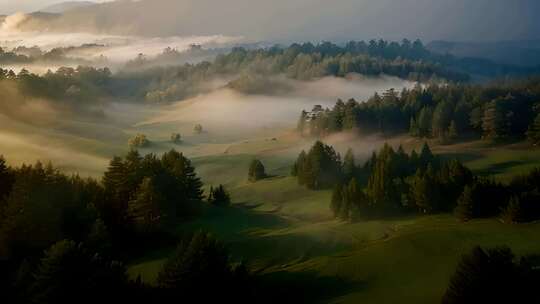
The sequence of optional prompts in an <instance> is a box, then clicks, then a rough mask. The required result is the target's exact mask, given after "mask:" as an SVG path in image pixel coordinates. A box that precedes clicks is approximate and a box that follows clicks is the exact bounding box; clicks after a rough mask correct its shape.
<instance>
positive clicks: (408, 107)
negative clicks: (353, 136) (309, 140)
mask: <svg viewBox="0 0 540 304" xmlns="http://www.w3.org/2000/svg"><path fill="white" fill-rule="evenodd" d="M539 127H540V81H539V79H538V78H532V79H526V80H520V81H518V80H515V81H511V82H505V83H496V84H491V85H485V86H480V85H451V84H449V85H429V86H422V85H417V86H416V87H414V88H413V89H410V90H409V89H404V90H403V91H402V92H397V91H395V90H389V91H387V92H385V93H384V94H382V95H379V94H375V95H374V96H373V97H371V98H369V99H368V100H367V101H366V102H357V101H356V100H354V99H350V100H349V101H347V102H343V101H341V100H338V101H337V103H336V104H335V106H334V107H333V108H332V109H323V108H322V107H320V106H316V107H315V108H314V109H313V110H312V111H311V112H309V113H308V112H305V111H304V112H302V114H301V117H300V120H299V123H298V130H299V132H301V133H302V134H306V135H310V136H317V137H321V136H326V135H329V134H332V133H336V132H341V131H347V130H357V131H359V132H361V133H364V134H370V133H379V134H385V135H393V134H400V133H401V134H403V133H409V134H410V135H411V136H414V137H418V138H435V139H438V141H439V142H440V143H442V144H446V143H451V142H455V141H459V140H460V139H464V138H471V136H473V137H475V138H480V137H481V138H485V139H490V140H495V141H505V140H513V139H522V138H525V137H528V138H529V139H530V140H531V142H532V143H533V144H537V143H538V139H539V134H538V131H539Z"/></svg>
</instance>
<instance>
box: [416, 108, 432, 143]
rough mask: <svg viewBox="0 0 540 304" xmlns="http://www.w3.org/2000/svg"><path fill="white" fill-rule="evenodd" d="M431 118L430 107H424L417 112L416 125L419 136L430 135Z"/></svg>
mask: <svg viewBox="0 0 540 304" xmlns="http://www.w3.org/2000/svg"><path fill="white" fill-rule="evenodd" d="M432 119H433V110H432V108H431V107H424V108H422V110H420V113H419V114H418V120H417V126H418V133H419V134H418V135H419V136H421V137H427V136H429V135H431V126H432Z"/></svg>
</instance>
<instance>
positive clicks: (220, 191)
mask: <svg viewBox="0 0 540 304" xmlns="http://www.w3.org/2000/svg"><path fill="white" fill-rule="evenodd" d="M208 203H210V204H212V205H214V206H219V207H227V206H229V205H230V204H231V195H230V194H229V192H227V190H225V187H224V186H223V185H219V186H218V187H216V188H214V187H210V193H209V194H208Z"/></svg>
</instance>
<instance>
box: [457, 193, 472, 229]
mask: <svg viewBox="0 0 540 304" xmlns="http://www.w3.org/2000/svg"><path fill="white" fill-rule="evenodd" d="M473 191H474V190H473V188H472V187H471V186H468V185H467V186H465V188H464V189H463V193H462V194H461V196H460V197H459V199H458V202H457V207H456V210H455V214H456V216H457V217H458V218H459V219H460V220H462V221H464V222H466V221H469V220H471V219H473V217H474V197H473Z"/></svg>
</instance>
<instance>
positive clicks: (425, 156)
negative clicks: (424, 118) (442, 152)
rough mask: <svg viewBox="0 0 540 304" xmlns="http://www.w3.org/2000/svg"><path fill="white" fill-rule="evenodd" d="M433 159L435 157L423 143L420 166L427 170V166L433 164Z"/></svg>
mask: <svg viewBox="0 0 540 304" xmlns="http://www.w3.org/2000/svg"><path fill="white" fill-rule="evenodd" d="M434 159H435V156H434V155H433V153H432V152H431V149H430V148H429V145H428V144H427V142H424V145H423V146H422V151H421V152H420V158H419V161H420V164H421V166H422V167H423V168H427V166H428V165H429V164H430V163H432V162H433V160H434Z"/></svg>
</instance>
